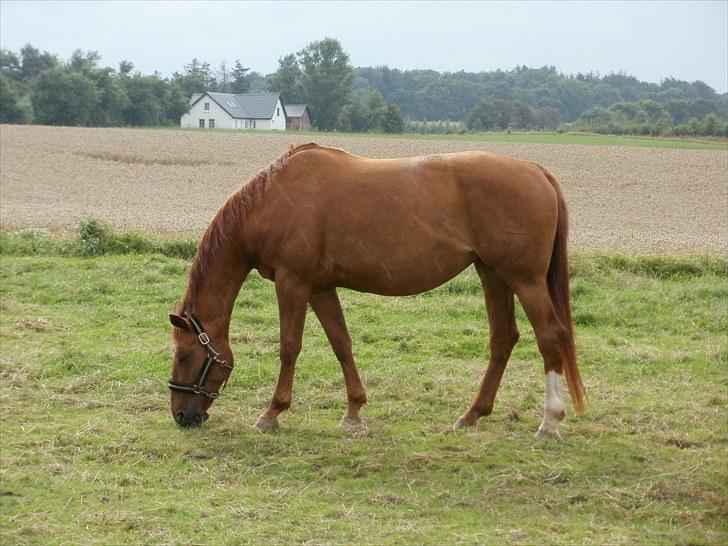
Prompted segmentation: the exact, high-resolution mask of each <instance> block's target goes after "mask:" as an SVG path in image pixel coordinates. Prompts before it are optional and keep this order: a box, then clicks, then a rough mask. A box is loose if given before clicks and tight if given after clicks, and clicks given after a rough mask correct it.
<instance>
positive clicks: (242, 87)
mask: <svg viewBox="0 0 728 546" xmlns="http://www.w3.org/2000/svg"><path fill="white" fill-rule="evenodd" d="M249 70H250V68H247V67H244V66H243V65H242V64H241V63H240V59H235V65H234V66H233V69H232V70H231V71H230V76H231V77H232V81H231V82H230V87H231V90H232V92H233V93H247V92H248V91H249V90H250V79H249V78H248V76H247V73H248V71H249Z"/></svg>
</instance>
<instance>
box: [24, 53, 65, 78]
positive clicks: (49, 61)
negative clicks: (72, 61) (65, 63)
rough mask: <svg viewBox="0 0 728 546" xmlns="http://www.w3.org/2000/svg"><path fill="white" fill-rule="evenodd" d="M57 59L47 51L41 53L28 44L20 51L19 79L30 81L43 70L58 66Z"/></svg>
mask: <svg viewBox="0 0 728 546" xmlns="http://www.w3.org/2000/svg"><path fill="white" fill-rule="evenodd" d="M58 64H59V63H58V58H57V57H56V56H55V55H52V54H51V53H48V52H47V51H44V52H43V53H41V52H40V51H39V50H37V49H36V48H34V47H33V46H32V45H30V44H26V45H25V47H23V49H21V50H20V77H21V79H23V81H26V82H27V81H30V80H31V79H33V78H35V77H36V76H37V75H38V74H40V73H41V72H43V71H44V70H49V69H51V68H55V67H56V66H58Z"/></svg>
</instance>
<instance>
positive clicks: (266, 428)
mask: <svg viewBox="0 0 728 546" xmlns="http://www.w3.org/2000/svg"><path fill="white" fill-rule="evenodd" d="M277 428H278V421H277V420H275V419H274V420H270V419H263V418H262V417H261V418H260V419H258V420H257V421H256V422H255V430H257V431H258V432H270V431H273V430H276V429H277Z"/></svg>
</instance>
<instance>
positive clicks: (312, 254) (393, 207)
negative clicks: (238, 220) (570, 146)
mask: <svg viewBox="0 0 728 546" xmlns="http://www.w3.org/2000/svg"><path fill="white" fill-rule="evenodd" d="M271 187H272V188H275V190H273V191H272V192H270V193H271V194H272V195H271V199H267V200H268V201H269V207H270V208H271V209H273V213H272V214H269V216H268V219H267V220H266V221H265V224H266V231H267V236H268V237H269V238H271V237H273V238H277V240H278V241H279V244H280V245H281V246H282V247H287V250H286V251H284V252H285V253H286V254H288V255H289V256H295V260H291V262H290V267H293V266H294V264H295V263H304V262H307V261H308V262H312V261H314V260H317V259H319V260H320V259H321V258H319V257H320V256H323V257H324V258H323V260H324V261H325V262H326V263H325V267H326V268H327V272H326V275H327V276H328V277H330V278H331V279H332V280H331V282H334V283H336V284H338V285H342V286H349V287H351V288H355V289H359V290H365V291H372V292H378V293H384V294H401V293H416V292H422V291H424V290H427V289H430V288H433V287H434V286H437V285H439V284H441V283H442V282H445V281H447V280H448V279H450V278H451V277H453V276H454V275H456V274H457V273H459V272H460V271H462V269H464V268H465V267H467V265H469V264H470V263H472V262H473V261H475V260H477V259H481V260H482V261H484V262H485V263H490V262H496V261H498V260H501V259H502V258H503V256H504V255H505V254H506V253H513V252H531V253H532V254H533V253H534V252H535V251H536V250H537V249H539V248H540V247H542V246H543V244H544V241H547V242H548V238H549V237H551V241H553V233H554V229H555V227H554V226H555V218H556V216H555V214H556V212H555V211H556V202H555V197H554V194H553V189H552V188H551V186H550V185H549V182H548V180H547V179H546V178H545V176H544V174H543V172H542V171H541V170H540V169H539V168H538V166H535V165H533V164H531V163H528V162H524V161H519V160H514V159H509V158H503V157H499V156H496V155H493V154H489V153H485V152H464V153H455V154H441V155H433V156H424V157H414V158H402V159H368V158H363V157H358V156H355V155H351V154H348V153H346V152H343V151H341V150H336V149H331V148H325V147H312V148H308V149H306V150H303V151H301V152H299V153H296V154H295V155H293V156H292V157H290V158H289V161H288V163H287V164H286V165H285V166H284V167H283V168H282V169H281V171H280V172H279V173H278V174H277V177H276V180H275V183H274V184H272V185H271ZM313 269H316V268H315V267H313ZM423 271H428V272H429V273H428V274H425V275H423V273H422V272H423Z"/></svg>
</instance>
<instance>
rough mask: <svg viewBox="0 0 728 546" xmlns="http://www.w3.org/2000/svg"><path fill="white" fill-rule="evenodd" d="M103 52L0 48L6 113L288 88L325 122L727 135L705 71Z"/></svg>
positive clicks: (82, 115) (149, 122)
mask: <svg viewBox="0 0 728 546" xmlns="http://www.w3.org/2000/svg"><path fill="white" fill-rule="evenodd" d="M99 63H100V56H99V54H98V53H97V52H95V51H88V52H83V51H80V50H78V51H76V52H74V53H73V55H72V56H71V58H70V59H68V60H67V61H62V60H60V59H59V58H58V56H56V55H54V54H52V53H49V52H47V51H43V52H41V51H39V50H38V49H36V48H34V47H32V46H31V45H30V44H28V45H26V46H25V47H24V48H22V49H21V50H20V51H19V52H17V53H16V52H12V51H8V50H0V122H4V123H42V124H51V125H86V126H127V125H128V126H137V125H139V126H145V125H146V126H161V125H177V124H179V119H180V117H181V115H182V114H183V113H185V112H186V111H187V110H188V108H189V98H190V97H191V95H192V94H193V93H200V92H204V91H219V92H226V93H246V92H264V91H274V92H280V93H281V98H282V100H283V103H284V104H292V103H306V104H308V105H309V109H310V112H311V114H312V119H313V123H314V126H315V127H316V128H317V129H319V130H324V131H333V130H339V131H354V132H367V131H377V132H393V133H396V132H402V131H403V130H408V131H419V132H453V131H465V130H468V131H506V130H536V131H538V130H548V131H554V130H574V131H588V132H600V133H613V134H650V135H669V134H678V135H726V136H728V121H727V119H728V93H723V94H718V93H716V92H715V90H714V89H712V88H711V87H709V86H708V85H706V84H705V83H703V82H700V81H696V82H692V83H689V82H685V81H681V80H677V79H675V78H667V79H665V80H663V81H662V82H661V83H659V84H654V83H648V82H643V81H640V80H638V79H637V78H635V77H633V76H628V75H626V74H609V75H605V76H600V75H599V74H577V75H564V74H561V73H559V72H558V71H557V70H556V68H555V67H552V66H545V67H541V68H528V67H516V68H515V69H513V70H510V71H504V70H496V71H490V72H477V73H474V72H464V71H460V72H442V73H441V72H437V71H434V70H398V69H391V68H388V67H386V66H384V67H353V66H352V65H351V63H350V59H349V56H348V54H347V53H346V52H345V51H344V50H343V48H342V46H341V44H340V43H339V42H338V40H335V39H331V38H324V39H323V40H319V41H314V42H312V43H310V44H308V45H307V46H306V47H304V48H303V49H301V50H300V51H298V52H294V53H290V54H287V55H284V56H283V57H281V58H280V59H279V62H278V68H277V69H276V71H275V72H273V73H271V74H268V75H262V74H260V73H258V72H255V71H251V69H250V68H249V67H246V66H244V65H243V63H241V61H240V60H239V59H237V60H235V62H234V63H233V64H231V65H228V64H227V62H222V63H220V64H219V65H218V66H217V67H215V68H213V67H212V66H211V65H210V64H209V63H208V62H205V61H201V60H198V59H192V61H190V62H189V63H188V64H187V65H185V66H184V67H183V70H182V71H180V72H175V73H174V74H172V76H171V77H167V78H165V77H162V76H161V75H160V74H159V73H156V72H155V73H154V74H152V75H144V74H141V73H140V72H138V71H135V70H134V65H133V64H132V63H131V62H129V61H122V62H121V63H119V67H118V68H117V69H114V68H110V67H102V66H100V64H99Z"/></svg>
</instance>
